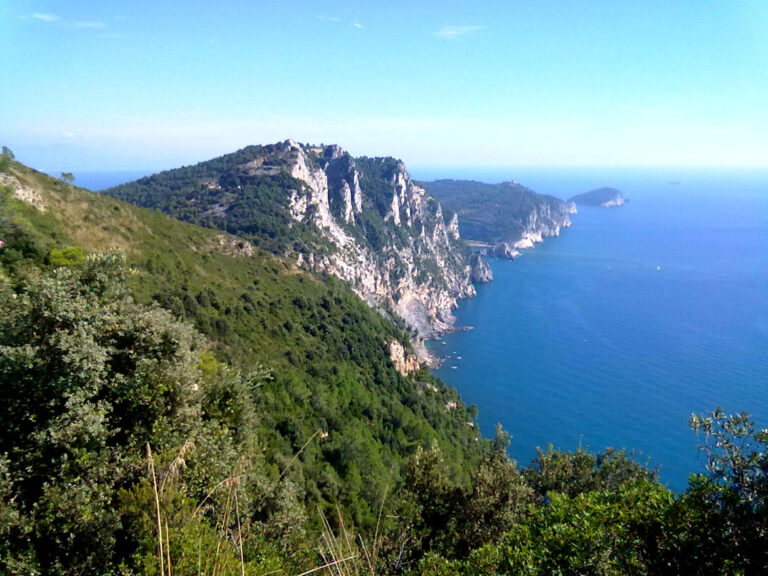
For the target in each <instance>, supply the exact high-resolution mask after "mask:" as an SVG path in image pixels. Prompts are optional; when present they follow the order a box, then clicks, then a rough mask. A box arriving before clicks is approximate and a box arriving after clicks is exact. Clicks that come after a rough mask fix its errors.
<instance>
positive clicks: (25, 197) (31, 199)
mask: <svg viewBox="0 0 768 576" xmlns="http://www.w3.org/2000/svg"><path fill="white" fill-rule="evenodd" d="M0 186H10V188H11V189H12V190H13V197H14V198H16V199H17V200H21V201H22V202H24V203H25V204H29V205H30V206H32V207H33V208H35V209H37V210H39V211H40V212H45V211H47V210H48V207H47V206H46V204H45V201H44V200H43V197H42V196H40V194H39V193H37V192H36V191H35V190H34V189H33V188H31V187H29V186H25V185H24V184H22V183H21V182H19V180H18V179H17V178H16V177H15V176H11V175H10V174H0Z"/></svg>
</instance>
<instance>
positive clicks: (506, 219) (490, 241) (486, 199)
mask: <svg viewBox="0 0 768 576" xmlns="http://www.w3.org/2000/svg"><path fill="white" fill-rule="evenodd" d="M421 185H422V186H423V187H424V188H425V189H426V190H427V191H428V192H429V193H430V194H432V195H433V196H435V197H436V198H437V199H438V200H439V201H440V202H441V203H442V205H443V206H445V209H446V210H447V211H450V212H452V213H454V214H457V215H458V226H459V228H460V230H461V234H462V236H463V237H464V238H465V239H466V240H468V241H471V242H474V243H478V244H480V245H483V246H484V247H485V248H486V249H490V250H491V251H492V252H493V253H494V254H495V255H497V256H501V257H505V258H515V257H517V256H519V254H520V252H519V250H522V249H525V248H531V247H532V246H533V245H534V244H536V243H538V242H541V241H542V240H543V239H544V238H549V237H552V236H557V235H558V234H560V230H561V229H562V228H566V227H568V226H570V225H571V221H570V218H569V215H570V214H573V213H574V212H575V211H576V208H575V206H574V205H573V204H571V203H567V202H563V201H562V200H560V199H559V198H555V197H554V196H546V195H543V194H537V193H536V192H534V191H533V190H529V189H528V188H526V187H524V186H521V185H520V184H518V183H516V182H502V183H501V184H484V183H482V182H475V181H471V180H436V181H434V182H422V183H421Z"/></svg>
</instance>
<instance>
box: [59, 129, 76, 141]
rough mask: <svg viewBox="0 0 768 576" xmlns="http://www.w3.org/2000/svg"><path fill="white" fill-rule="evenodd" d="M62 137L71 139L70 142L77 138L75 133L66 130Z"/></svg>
mask: <svg viewBox="0 0 768 576" xmlns="http://www.w3.org/2000/svg"><path fill="white" fill-rule="evenodd" d="M61 135H62V136H64V138H69V139H70V140H72V139H74V138H75V134H74V132H70V131H69V130H64V131H63V132H62V133H61Z"/></svg>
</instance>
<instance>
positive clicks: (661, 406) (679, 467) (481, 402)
mask: <svg viewBox="0 0 768 576" xmlns="http://www.w3.org/2000/svg"><path fill="white" fill-rule="evenodd" d="M149 173H150V171H146V170H145V171H138V170H137V171H130V172H128V171H125V172H85V173H80V174H76V176H77V180H76V181H75V183H76V184H78V185H80V186H83V187H86V188H90V189H93V190H99V189H103V188H107V187H109V186H114V185H117V184H120V183H122V182H127V181H130V180H134V179H136V178H140V177H142V176H145V175H147V174H149ZM413 174H414V177H415V178H418V179H422V180H429V179H435V178H466V179H474V180H481V181H485V182H499V181H502V180H511V179H514V180H517V181H518V182H521V183H522V184H524V185H526V186H528V187H529V188H532V189H533V190H536V191H537V192H541V193H545V194H552V195H555V196H558V197H560V198H569V197H570V196H573V195H575V194H578V193H581V192H585V191H587V190H590V189H592V188H597V187H601V186H614V187H617V188H619V189H621V190H622V191H623V192H624V194H625V196H626V197H628V198H629V199H630V203H629V204H627V205H625V206H622V207H620V208H581V209H580V211H579V213H578V214H575V215H573V216H572V221H573V226H572V227H571V228H569V229H567V230H564V231H563V232H562V234H561V235H560V236H559V237H557V238H551V239H547V240H545V241H544V243H543V244H539V245H537V246H536V247H535V248H534V249H532V250H528V251H525V252H524V253H523V255H522V256H521V257H520V258H519V259H517V260H515V261H508V260H498V259H492V260H491V261H490V263H491V267H492V268H493V273H494V281H493V282H492V283H491V284H488V285H483V286H479V287H478V295H477V297H476V298H470V299H466V300H462V301H461V302H460V307H459V309H458V310H457V314H456V315H457V318H458V325H459V326H471V327H472V328H473V329H472V330H469V331H457V332H454V333H452V334H447V335H445V336H444V337H443V339H442V341H435V342H431V343H429V344H430V347H431V348H432V349H433V350H434V351H435V352H436V353H437V354H438V355H440V356H442V357H445V360H444V363H443V365H442V367H441V368H440V369H439V370H437V371H436V374H437V375H438V376H439V377H441V378H442V379H443V380H445V381H446V382H447V383H448V384H449V385H452V386H454V387H456V388H457V389H458V390H459V392H460V393H461V395H462V397H463V398H464V400H465V402H466V403H467V404H476V405H477V406H478V409H479V418H478V420H479V424H480V428H481V430H482V432H483V434H484V435H485V436H486V437H491V436H492V435H493V433H494V428H495V425H496V423H501V424H502V425H503V427H504V429H505V430H506V431H507V432H509V433H510V434H511V435H512V444H511V446H510V454H511V455H512V457H513V458H515V459H516V460H517V461H518V462H519V463H520V464H521V465H527V464H528V463H529V462H530V461H531V460H532V459H533V458H534V457H535V456H536V447H538V446H540V447H546V446H547V445H548V444H552V445H553V446H555V447H557V448H562V449H567V450H574V449H576V448H578V447H579V446H582V447H584V448H587V449H590V450H594V451H599V450H602V449H604V448H605V447H608V446H612V447H616V448H626V449H627V450H628V451H631V452H633V453H634V454H635V457H636V458H637V459H638V460H639V461H641V462H643V463H647V464H649V465H650V466H651V467H659V468H660V477H661V479H662V481H663V482H665V483H667V484H668V485H669V487H670V488H672V489H673V490H676V491H682V490H684V489H685V487H686V486H687V479H688V475H689V474H690V473H692V472H701V471H703V465H704V459H703V457H702V454H701V453H700V451H699V450H698V449H697V444H698V443H699V439H697V437H696V435H695V434H694V433H693V432H692V431H691V430H690V429H689V427H688V419H689V418H690V416H691V414H692V413H702V412H706V411H711V410H713V409H714V408H716V407H717V406H722V407H723V408H724V409H726V410H727V411H730V412H741V411H746V412H748V413H749V414H751V415H752V416H753V417H754V419H755V420H756V422H758V424H759V425H760V426H768V171H752V172H747V171H704V170H698V171H679V170H672V169H665V170H640V169H638V170H628V169H618V168H615V169H591V170H587V169H561V170H555V169H523V168H520V169H514V170H510V169H499V170H488V169H454V170H450V169H445V168H438V169H421V170H414V171H413ZM443 342H444V343H443Z"/></svg>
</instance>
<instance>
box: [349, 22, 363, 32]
mask: <svg viewBox="0 0 768 576" xmlns="http://www.w3.org/2000/svg"><path fill="white" fill-rule="evenodd" d="M352 26H354V27H355V28H357V29H358V30H362V29H363V28H364V26H363V25H362V24H360V23H359V22H354V23H353V24H352Z"/></svg>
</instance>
